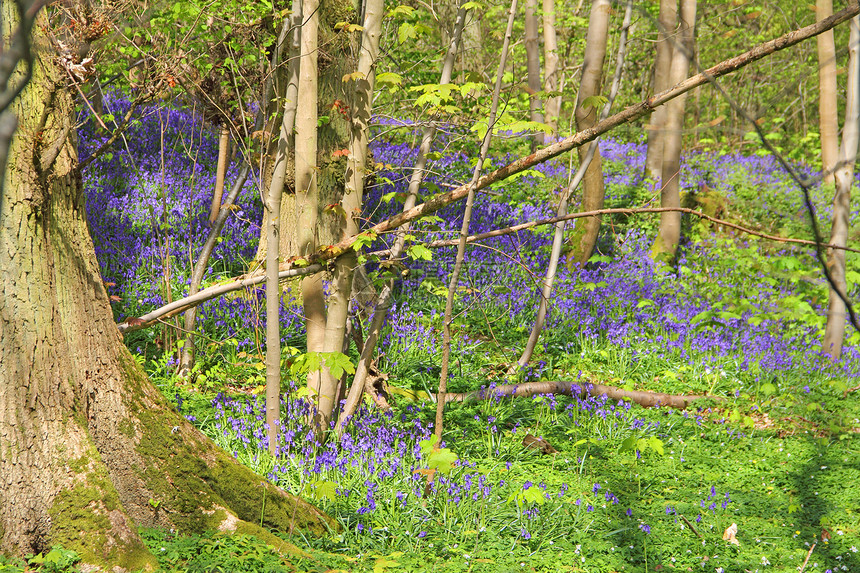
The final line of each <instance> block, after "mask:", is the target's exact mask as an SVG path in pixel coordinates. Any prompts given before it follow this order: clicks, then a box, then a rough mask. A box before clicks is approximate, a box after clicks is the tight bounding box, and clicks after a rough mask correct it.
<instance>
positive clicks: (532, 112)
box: [525, 0, 544, 150]
mask: <svg viewBox="0 0 860 573" xmlns="http://www.w3.org/2000/svg"><path fill="white" fill-rule="evenodd" d="M537 6H538V3H537V0H526V16H525V44H526V70H527V74H528V84H529V119H530V120H531V121H535V122H537V123H543V114H542V113H541V101H540V98H539V97H537V93H538V92H539V91H541V81H540V43H539V42H538V18H537ZM543 139H544V138H543V133H540V132H538V133H535V135H534V137H533V138H532V150H535V149H537V146H538V145H540V144H541V143H543Z"/></svg>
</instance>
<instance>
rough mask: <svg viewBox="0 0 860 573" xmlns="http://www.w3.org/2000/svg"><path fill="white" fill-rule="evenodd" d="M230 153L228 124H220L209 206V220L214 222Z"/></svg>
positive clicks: (218, 208)
mask: <svg viewBox="0 0 860 573" xmlns="http://www.w3.org/2000/svg"><path fill="white" fill-rule="evenodd" d="M229 155H230V125H229V124H228V123H227V122H226V121H224V122H223V123H222V124H221V135H220V136H219V137H218V167H217V169H216V171H215V192H214V193H212V206H211V207H209V222H210V223H214V222H215V219H217V218H218V212H219V211H220V210H221V197H222V196H223V195H224V178H225V177H226V175H227V157H229Z"/></svg>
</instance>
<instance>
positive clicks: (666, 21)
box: [645, 0, 678, 181]
mask: <svg viewBox="0 0 860 573" xmlns="http://www.w3.org/2000/svg"><path fill="white" fill-rule="evenodd" d="M677 26H678V4H677V0H660V15H659V16H658V18H657V44H656V52H657V54H656V57H655V60H654V87H653V89H652V92H653V93H660V92H662V91H663V90H667V89H669V88H670V87H672V85H671V84H670V83H669V72H670V70H671V67H672V42H674V41H675V29H676V27H677ZM665 127H666V106H662V107H658V108H657V109H656V110H654V113H652V114H651V119H650V122H649V125H648V126H647V129H648V150H647V152H646V155H645V175H650V176H651V178H652V179H653V180H654V181H658V180H659V179H660V175H661V174H662V169H663V130H664V129H665Z"/></svg>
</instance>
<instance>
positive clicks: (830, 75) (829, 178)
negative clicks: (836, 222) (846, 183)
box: [815, 0, 839, 183]
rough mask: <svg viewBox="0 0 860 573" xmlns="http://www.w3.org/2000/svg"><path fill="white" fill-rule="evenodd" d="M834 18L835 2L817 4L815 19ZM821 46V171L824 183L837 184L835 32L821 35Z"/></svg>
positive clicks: (819, 56) (819, 65) (819, 98)
mask: <svg viewBox="0 0 860 573" xmlns="http://www.w3.org/2000/svg"><path fill="white" fill-rule="evenodd" d="M832 14H833V0H816V2H815V17H816V19H817V20H823V19H824V18H827V17H828V16H830V15H832ZM816 41H817V43H818V128H819V130H820V132H821V168H822V171H823V172H824V182H825V183H833V182H834V180H835V179H834V170H835V169H836V163H837V162H838V161H839V116H838V109H837V107H836V43H835V41H834V40H833V30H828V31H826V32H824V33H823V34H820V35H819V36H818V38H817V39H816Z"/></svg>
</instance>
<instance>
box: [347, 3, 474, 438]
mask: <svg viewBox="0 0 860 573" xmlns="http://www.w3.org/2000/svg"><path fill="white" fill-rule="evenodd" d="M461 4H463V2H461ZM465 24H466V10H465V9H464V8H462V6H461V7H460V8H459V9H458V10H457V16H456V18H455V19H454V29H453V31H452V32H451V40H450V43H449V45H448V51H447V52H446V53H445V59H444V60H443V62H442V73H441V75H440V77H439V83H440V84H442V85H444V84H447V83H450V82H451V77H452V75H453V73H454V63H455V59H456V57H457V52H458V51H459V49H460V44H461V40H462V38H463V34H464V33H465V30H464V29H465ZM435 119H436V116H435V115H434V116H433V117H432V119H431V121H429V122H428V123H427V124H425V126H424V128H423V133H422V137H421V145H419V147H418V157H416V159H415V163H414V165H413V166H412V175H411V176H410V177H409V187H408V189H407V191H406V199H405V200H404V202H403V211H404V212H406V211H409V210H410V209H412V208H413V207H414V206H415V203H416V202H417V201H418V190H419V188H420V187H421V183H422V182H423V181H424V175H425V172H426V168H427V154H428V153H430V148H431V146H432V145H433V139H434V138H435V136H436V123H435ZM408 232H409V224H408V223H407V224H406V225H403V226H402V227H400V228H399V229H398V230H397V234H396V236H397V238H396V239H395V240H394V246H393V247H392V248H391V253H390V254H389V257H388V260H389V261H391V260H397V259H398V258H399V257H400V256H401V255H402V254H403V250H404V249H405V247H406V235H407V233H408ZM393 292H394V279H389V280H388V282H387V283H386V284H385V286H383V287H382V289H381V290H380V292H379V294H378V295H377V296H376V297H375V299H376V300H375V302H376V304H375V305H374V310H373V319H372V320H371V321H370V327H369V328H368V329H367V338H366V339H365V340H364V347H363V348H362V349H361V350H360V352H361V356H359V359H358V365H356V367H355V376H354V377H353V379H352V385H351V386H350V388H349V394H348V395H347V398H346V403H345V404H344V407H343V409H342V410H341V411H340V414H339V415H338V422H337V425H336V426H335V433H336V435H337V437H338V438H340V436H342V435H343V432H344V430H345V429H346V424H347V422H348V421H349V419H350V418H351V417H352V415H353V414H354V413H355V410H356V408H357V407H358V404H359V400H360V399H361V397H362V395H363V393H364V388H365V385H366V380H367V377H368V374H369V373H370V368H371V363H372V362H373V355H374V352H375V350H376V343H377V341H378V340H379V335H380V334H381V332H382V327H383V325H384V324H385V319H386V317H387V316H388V310H389V309H390V308H391V301H392V298H393Z"/></svg>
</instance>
